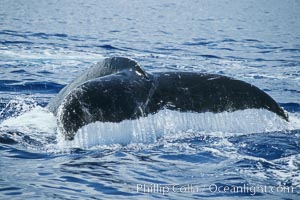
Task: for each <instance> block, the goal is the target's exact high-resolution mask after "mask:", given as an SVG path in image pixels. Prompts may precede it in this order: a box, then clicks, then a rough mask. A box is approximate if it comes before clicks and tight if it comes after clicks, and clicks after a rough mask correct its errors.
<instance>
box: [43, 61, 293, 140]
mask: <svg viewBox="0 0 300 200" xmlns="http://www.w3.org/2000/svg"><path fill="white" fill-rule="evenodd" d="M48 108H49V110H50V111H52V112H53V113H54V114H55V115H57V117H58V122H59V123H60V126H59V127H62V131H63V133H64V135H65V138H66V139H67V140H72V139H73V138H74V136H75V133H76V132H77V131H78V130H79V129H80V128H81V127H83V126H85V125H87V124H89V123H93V122H96V121H101V122H121V121H123V120H126V119H137V118H139V117H143V116H147V115H148V114H153V113H157V112H158V111H159V110H162V109H170V110H178V111H182V112H214V113H219V112H224V111H229V112H233V111H236V110H244V109H266V110H269V111H271V112H274V113H276V114H277V115H278V116H280V117H281V118H283V119H285V120H286V121H288V116H287V114H286V113H285V112H284V110H283V109H282V108H281V107H280V106H279V105H278V104H277V103H276V102H275V100H273V99H272V98H271V97H270V96H269V95H268V94H266V93H265V92H263V91H261V90H260V89H258V88H257V87H255V86H253V85H251V84H249V83H246V82H243V81H240V80H236V79H232V78H229V77H226V76H220V75H214V74H203V73H195V72H160V73H146V72H145V71H144V70H143V69H142V68H141V67H140V66H139V64H138V63H137V62H135V61H133V60H130V59H128V58H122V57H114V58H108V59H104V60H103V61H102V62H100V63H97V64H96V65H93V66H92V67H91V68H90V69H88V70H87V71H86V72H84V73H83V74H82V75H81V76H79V77H78V78H77V79H75V80H74V81H73V82H72V83H71V84H69V85H68V86H66V87H65V88H64V89H62V90H61V92H60V93H59V94H58V95H57V96H56V97H55V98H54V99H53V100H52V101H51V102H50V103H49V105H48Z"/></svg>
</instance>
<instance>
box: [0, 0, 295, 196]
mask: <svg viewBox="0 0 300 200" xmlns="http://www.w3.org/2000/svg"><path fill="white" fill-rule="evenodd" d="M299 10H300V1H296V0H287V1H279V0H273V1H271V0H266V1H259V0H256V1H239V0H226V1H225V0H221V1H216V0H213V1H209V0H199V1H198V0H190V1H187V0H172V1H171V0H163V1H161V0H152V1H146V0H143V1H140V0H131V1H129V0H116V1H109V0H102V1H97V0H78V1H67V0H58V1H38V0H26V1H21V0H15V1H11V0H0V199H157V198H160V199H241V198H243V199H299V198H300V12H299ZM112 56H124V57H129V58H132V59H135V60H136V61H137V62H139V63H140V64H141V66H142V67H143V68H144V69H145V70H146V71H149V72H162V71H189V72H190V71H194V72H204V73H214V74H221V75H226V76H230V77H233V78H236V79H240V80H243V81H246V82H248V83H251V84H253V85H255V86H257V87H259V88H260V89H262V90H263V91H265V92H266V93H267V94H269V95H270V96H271V97H272V98H274V99H275V100H276V101H277V102H278V103H279V104H280V105H281V106H282V107H283V108H284V109H285V110H286V111H287V112H288V114H289V119H290V120H289V122H285V121H283V120H282V119H280V118H278V117H277V116H275V115H274V114H272V113H270V112H267V111H265V110H244V111H236V112H224V113H219V114H213V113H200V114H199V113H198V114H197V113H179V112H172V111H168V110H163V111H161V112H159V113H157V114H155V115H151V116H148V117H144V118H141V119H137V120H132V121H130V120H129V121H124V122H121V123H119V124H116V123H106V124H105V123H102V124H101V123H100V124H98V126H97V127H96V128H93V129H86V130H83V131H82V132H80V133H78V135H77V136H76V138H75V140H74V141H65V140H64V138H63V137H62V135H61V134H60V133H59V131H58V129H57V123H56V118H55V117H54V116H53V115H52V114H51V113H50V112H48V111H47V109H46V108H45V107H46V105H47V104H48V102H49V101H50V99H51V98H52V97H54V96H55V95H56V94H57V93H58V92H59V91H60V90H61V89H62V88H63V87H64V86H65V85H67V84H68V83H70V82H71V81H72V80H73V79H74V78H76V77H77V76H78V75H80V74H81V73H82V72H83V71H85V70H86V69H88V68H89V67H90V66H91V65H92V64H94V63H97V62H99V61H101V60H102V59H103V58H107V57H112Z"/></svg>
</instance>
